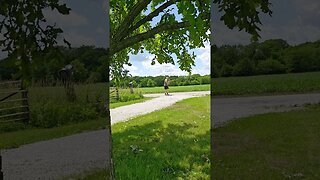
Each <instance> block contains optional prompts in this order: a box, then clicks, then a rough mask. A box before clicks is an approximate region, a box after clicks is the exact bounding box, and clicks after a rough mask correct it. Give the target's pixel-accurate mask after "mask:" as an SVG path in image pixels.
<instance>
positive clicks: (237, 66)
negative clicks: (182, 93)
mask: <svg viewBox="0 0 320 180" xmlns="http://www.w3.org/2000/svg"><path fill="white" fill-rule="evenodd" d="M211 56H212V57H213V62H214V63H213V67H212V68H214V69H213V70H214V71H213V72H214V77H228V76H251V75H263V74H283V73H297V72H309V71H320V41H316V42H308V43H303V44H300V45H297V46H290V45H289V44H288V43H287V42H286V41H284V40H282V39H273V40H266V41H264V42H262V43H251V44H249V45H247V46H243V45H235V46H230V45H225V46H221V47H217V46H214V47H213V50H212V51H211Z"/></svg>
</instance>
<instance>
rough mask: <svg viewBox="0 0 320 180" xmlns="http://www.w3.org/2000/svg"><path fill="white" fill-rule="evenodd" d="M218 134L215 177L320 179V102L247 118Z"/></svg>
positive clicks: (220, 130) (216, 132)
mask: <svg viewBox="0 0 320 180" xmlns="http://www.w3.org/2000/svg"><path fill="white" fill-rule="evenodd" d="M214 137H215V140H214V142H215V144H214V147H215V151H214V161H213V169H214V174H215V179H275V180H276V179H279V180H280V179H320V171H319V170H320V153H319V149H320V141H319V140H320V106H317V107H316V106H315V107H313V108H310V109H307V110H303V111H293V112H287V113H270V114H264V115H258V116H253V117H248V118H243V119H240V120H237V121H233V122H232V123H230V124H228V125H226V126H224V127H221V128H218V129H216V130H215V131H214Z"/></svg>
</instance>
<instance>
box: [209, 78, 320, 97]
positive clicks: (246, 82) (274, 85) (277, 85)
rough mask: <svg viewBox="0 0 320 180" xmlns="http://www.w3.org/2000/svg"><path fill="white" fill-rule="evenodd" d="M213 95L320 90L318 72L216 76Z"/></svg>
mask: <svg viewBox="0 0 320 180" xmlns="http://www.w3.org/2000/svg"><path fill="white" fill-rule="evenodd" d="M213 83H214V84H213V86H214V90H213V93H214V94H215V95H261V94H288V93H307V92H320V72H311V73H297V74H281V75H263V76H251V77H229V78H217V79H215V80H214V82H213Z"/></svg>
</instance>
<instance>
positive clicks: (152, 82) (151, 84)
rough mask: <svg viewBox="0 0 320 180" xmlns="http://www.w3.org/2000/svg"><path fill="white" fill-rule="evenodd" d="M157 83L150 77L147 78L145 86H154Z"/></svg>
mask: <svg viewBox="0 0 320 180" xmlns="http://www.w3.org/2000/svg"><path fill="white" fill-rule="evenodd" d="M156 85H157V84H156V82H155V81H154V80H152V79H148V82H147V86H148V87H155V86H156Z"/></svg>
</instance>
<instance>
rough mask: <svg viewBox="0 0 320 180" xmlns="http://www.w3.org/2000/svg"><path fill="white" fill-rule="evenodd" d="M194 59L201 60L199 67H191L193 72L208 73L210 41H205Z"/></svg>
mask: <svg viewBox="0 0 320 180" xmlns="http://www.w3.org/2000/svg"><path fill="white" fill-rule="evenodd" d="M197 54H198V55H197V58H196V61H199V62H201V65H202V66H201V67H200V68H197V67H196V68H193V70H192V73H193V74H201V75H207V74H210V43H205V47H202V48H199V49H198V53H197Z"/></svg>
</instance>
